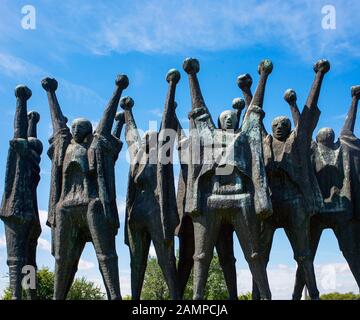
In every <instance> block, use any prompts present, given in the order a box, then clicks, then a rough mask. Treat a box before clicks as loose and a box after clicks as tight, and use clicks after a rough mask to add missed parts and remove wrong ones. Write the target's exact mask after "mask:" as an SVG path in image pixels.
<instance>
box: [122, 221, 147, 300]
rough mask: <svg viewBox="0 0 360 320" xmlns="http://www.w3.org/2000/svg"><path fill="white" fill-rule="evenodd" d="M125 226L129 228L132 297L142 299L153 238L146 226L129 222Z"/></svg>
mask: <svg viewBox="0 0 360 320" xmlns="http://www.w3.org/2000/svg"><path fill="white" fill-rule="evenodd" d="M125 228H128V236H129V250H130V268H131V298H132V300H140V296H141V290H142V286H143V282H144V276H145V270H146V265H147V258H148V254H149V247H150V242H151V238H150V235H149V233H148V232H147V231H146V229H144V228H141V227H136V226H133V225H130V224H129V223H127V225H126V226H125Z"/></svg>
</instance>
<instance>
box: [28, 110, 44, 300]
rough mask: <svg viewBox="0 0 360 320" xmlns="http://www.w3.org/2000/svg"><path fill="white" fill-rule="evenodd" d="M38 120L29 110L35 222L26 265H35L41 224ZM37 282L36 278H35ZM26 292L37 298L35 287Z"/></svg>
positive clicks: (41, 146) (34, 113)
mask: <svg viewBox="0 0 360 320" xmlns="http://www.w3.org/2000/svg"><path fill="white" fill-rule="evenodd" d="M39 121H40V114H39V113H37V112H36V111H31V112H29V113H28V141H29V154H28V155H29V161H30V170H31V181H32V184H31V190H32V194H33V208H34V217H35V223H34V224H33V226H32V228H31V231H30V237H29V245H28V254H27V260H28V262H27V265H31V266H34V267H35V270H36V271H37V265H36V247H37V243H38V238H39V237H40V234H41V226H40V219H39V209H38V203H37V192H36V189H37V186H38V184H39V182H40V160H41V154H42V152H43V145H42V143H41V141H40V140H39V139H38V138H37V124H38V123H39ZM36 283H37V279H36ZM28 294H29V295H30V299H32V300H33V299H37V290H36V288H29V289H28Z"/></svg>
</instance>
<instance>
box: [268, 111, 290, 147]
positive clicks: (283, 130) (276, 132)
mask: <svg viewBox="0 0 360 320" xmlns="http://www.w3.org/2000/svg"><path fill="white" fill-rule="evenodd" d="M271 128H272V132H273V136H274V137H275V138H276V139H277V140H280V141H285V140H286V139H287V138H288V137H289V135H290V132H291V121H290V119H289V118H288V117H285V116H280V117H276V118H275V119H274V120H273V121H272V123H271Z"/></svg>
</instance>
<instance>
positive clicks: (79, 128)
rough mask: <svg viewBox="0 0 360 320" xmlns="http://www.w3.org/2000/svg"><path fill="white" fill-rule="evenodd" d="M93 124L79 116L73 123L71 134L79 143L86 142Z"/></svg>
mask: <svg viewBox="0 0 360 320" xmlns="http://www.w3.org/2000/svg"><path fill="white" fill-rule="evenodd" d="M92 130H93V129H92V124H91V122H90V121H89V120H86V119H84V118H77V119H75V120H74V121H73V123H72V125H71V134H72V136H73V138H74V140H75V141H76V142H77V143H82V142H84V140H85V138H86V137H87V136H88V135H89V134H91V133H92Z"/></svg>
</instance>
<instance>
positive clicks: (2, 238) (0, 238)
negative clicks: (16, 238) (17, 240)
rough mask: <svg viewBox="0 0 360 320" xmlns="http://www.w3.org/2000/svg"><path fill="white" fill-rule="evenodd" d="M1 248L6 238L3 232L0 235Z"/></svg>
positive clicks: (4, 246)
mask: <svg viewBox="0 0 360 320" xmlns="http://www.w3.org/2000/svg"><path fill="white" fill-rule="evenodd" d="M1 248H6V239H5V235H4V234H2V235H0V249H1Z"/></svg>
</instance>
